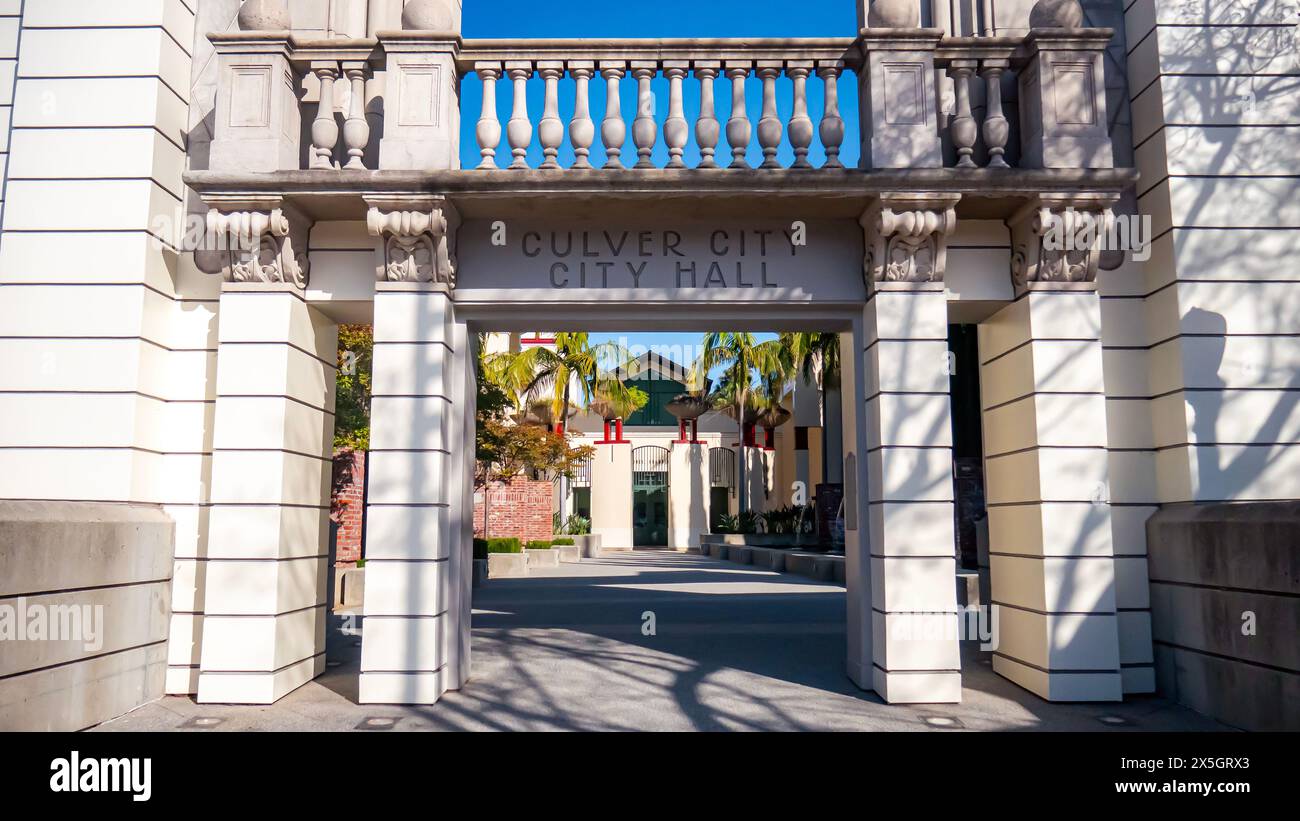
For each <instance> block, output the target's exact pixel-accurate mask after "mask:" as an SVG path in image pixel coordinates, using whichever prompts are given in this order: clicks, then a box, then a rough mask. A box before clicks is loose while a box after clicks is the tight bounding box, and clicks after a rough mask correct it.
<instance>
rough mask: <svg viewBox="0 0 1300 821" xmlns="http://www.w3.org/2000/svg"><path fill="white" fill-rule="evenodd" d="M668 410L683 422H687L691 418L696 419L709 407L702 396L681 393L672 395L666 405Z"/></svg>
mask: <svg viewBox="0 0 1300 821" xmlns="http://www.w3.org/2000/svg"><path fill="white" fill-rule="evenodd" d="M665 407H666V408H667V409H668V412H669V413H671V414H672V415H673V416H675V417H677V418H678V419H680V420H681V421H683V422H689V421H690V420H692V419H698V418H700V417H701V416H703V415H704V414H705V412H707V411H708V409H709V402H708V400H707V399H705V398H704V397H702V396H696V395H695V394H693V393H683V394H679V395H677V396H674V397H673V399H672V401H671V402H669V403H668V404H667V405H666V406H665Z"/></svg>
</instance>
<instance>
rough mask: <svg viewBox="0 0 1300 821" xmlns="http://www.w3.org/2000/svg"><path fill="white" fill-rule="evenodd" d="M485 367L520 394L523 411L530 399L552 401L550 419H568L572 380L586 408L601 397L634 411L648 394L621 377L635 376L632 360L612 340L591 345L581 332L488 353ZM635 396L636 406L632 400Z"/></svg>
mask: <svg viewBox="0 0 1300 821" xmlns="http://www.w3.org/2000/svg"><path fill="white" fill-rule="evenodd" d="M483 368H484V371H485V372H486V374H487V376H488V378H489V379H490V380H491V381H492V382H493V383H494V384H497V385H499V386H502V387H504V388H506V389H508V390H510V391H513V392H514V393H515V395H516V396H518V397H519V399H520V402H521V404H522V406H523V407H521V410H527V406H528V404H530V403H532V402H542V401H544V402H550V405H551V418H552V419H554V420H556V421H557V422H563V421H566V420H567V419H568V415H569V410H570V408H571V407H572V405H573V403H572V397H571V393H572V391H573V388H574V386H575V385H576V386H577V388H578V390H579V391H580V392H581V399H582V406H583V407H584V408H585V407H588V406H589V405H590V404H591V402H592V400H593V399H596V398H597V397H600V398H603V399H606V400H609V401H612V402H613V403H615V404H616V405H618V406H633V407H632V410H633V411H635V410H636V409H637V408H639V407H641V406H643V405H644V404H645V402H646V401H647V399H648V397H645V392H644V391H636V394H639V395H640V397H638V396H636V395H635V394H633V393H632V391H633V390H635V389H631V388H628V387H627V386H626V385H625V384H624V383H623V381H622V379H623V377H630V376H635V375H636V373H635V372H636V359H635V358H634V357H632V356H631V354H629V353H628V352H627V351H626V350H625V349H624V348H623V347H622V346H620V345H618V344H617V343H614V342H603V343H600V344H599V345H592V344H591V341H590V335H589V334H585V333H560V334H556V335H555V350H551V349H550V348H547V347H542V346H540V345H539V346H535V347H529V348H527V349H525V350H523V351H520V352H518V353H499V354H494V355H491V356H487V357H485V358H484V360H483ZM638 398H640V400H641V404H640V405H636V404H635V400H636V399H638Z"/></svg>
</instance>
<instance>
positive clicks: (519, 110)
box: [506, 63, 533, 169]
mask: <svg viewBox="0 0 1300 821" xmlns="http://www.w3.org/2000/svg"><path fill="white" fill-rule="evenodd" d="M506 72H507V73H508V74H509V75H510V79H511V80H512V81H513V82H514V107H513V108H512V109H511V112H510V120H509V121H508V122H507V123H506V138H507V139H509V140H510V153H511V154H513V155H514V161H513V162H511V163H510V167H511V168H515V169H519V168H527V167H528V145H529V144H530V143H531V142H532V141H533V124H532V122H531V121H530V120H529V119H528V78H529V77H531V76H533V64H532V63H506Z"/></svg>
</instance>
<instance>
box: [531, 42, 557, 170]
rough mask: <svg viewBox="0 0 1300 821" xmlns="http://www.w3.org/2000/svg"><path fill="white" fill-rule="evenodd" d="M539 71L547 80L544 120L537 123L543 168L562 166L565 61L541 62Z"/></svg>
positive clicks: (538, 67) (543, 108)
mask: <svg viewBox="0 0 1300 821" xmlns="http://www.w3.org/2000/svg"><path fill="white" fill-rule="evenodd" d="M537 71H538V73H539V74H541V76H542V79H543V80H544V81H545V82H546V96H545V103H544V104H543V107H542V120H541V122H540V123H538V124H537V137H538V139H539V140H541V143H542V164H541V167H542V168H546V169H556V168H559V167H560V160H559V157H560V143H562V142H564V123H563V122H561V121H560V77H561V76H562V75H563V74H564V63H559V62H540V63H538V64H537Z"/></svg>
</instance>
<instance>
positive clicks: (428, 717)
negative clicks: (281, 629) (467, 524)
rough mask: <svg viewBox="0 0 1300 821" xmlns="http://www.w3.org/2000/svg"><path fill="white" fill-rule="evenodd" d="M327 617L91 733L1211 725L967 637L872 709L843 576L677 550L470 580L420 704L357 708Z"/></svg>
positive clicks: (339, 641)
mask: <svg viewBox="0 0 1300 821" xmlns="http://www.w3.org/2000/svg"><path fill="white" fill-rule="evenodd" d="M647 612H651V613H653V614H654V617H655V632H656V634H655V635H653V636H647V635H643V633H642V627H643V615H644V614H646V613H647ZM332 621H333V622H334V623H333V624H332V626H333V627H335V628H336V629H334V630H332V631H331V635H330V642H329V649H328V657H329V665H330V666H329V668H328V669H327V671H326V673H325V675H323V676H322V677H321V678H319V679H317V680H316V681H314V682H312V683H311V684H308V685H307V686H305V687H302V688H300V689H298V690H296V691H295V692H293V693H291V694H290V695H288V696H286V697H285V698H284V699H281V700H280V701H279V702H278V703H277V704H275V705H273V706H270V707H241V706H217V705H200V704H195V703H194V702H193V701H192V700H191V699H188V698H177V697H169V698H165V699H162V700H160V701H156V702H153V703H152V704H148V705H145V706H144V707H142V708H140V709H138V710H136V711H135V712H133V713H130V714H129V715H126V716H123V717H122V718H119V719H116V720H114V721H111V722H109V723H107V724H105V725H102V726H101V727H100V728H98V729H100V730H167V729H177V728H184V729H191V728H195V729H205V728H206V729H211V730H252V729H257V730H350V729H383V730H388V729H396V730H935V731H938V730H940V728H941V726H942V727H943V728H944V730H945V731H946V730H948V729H954V728H957V727H965V728H966V729H970V730H1003V729H1010V730H1030V729H1050V730H1085V731H1098V730H1100V731H1125V730H1129V729H1137V730H1214V729H1224V728H1223V727H1222V726H1221V725H1218V724H1216V723H1214V722H1212V721H1210V720H1209V719H1206V718H1203V717H1201V716H1199V715H1197V714H1195V713H1192V712H1190V711H1188V710H1186V709H1183V708H1181V707H1178V706H1176V705H1173V704H1171V703H1169V702H1167V701H1165V700H1163V699H1157V698H1153V697H1144V698H1134V699H1131V700H1129V701H1127V702H1125V703H1123V704H1110V705H1107V704H1048V703H1047V702H1044V701H1042V700H1040V699H1038V698H1037V697H1035V696H1033V695H1031V694H1030V693H1028V692H1026V691H1024V690H1021V689H1020V688H1018V687H1016V686H1015V685H1013V684H1011V683H1010V682H1008V681H1006V680H1004V679H1002V678H1001V677H999V676H997V675H994V674H993V672H992V670H991V668H990V666H989V658H988V654H982V653H980V652H978V649H977V648H975V647H974V646H970V647H967V648H965V649H964V653H963V676H962V678H963V684H964V690H963V694H962V703H961V704H944V705H912V706H890V705H887V704H883V703H882V702H881V701H880V700H879V699H878V698H876V696H875V695H874V694H871V693H863V692H861V691H859V690H858V689H856V688H855V687H854V686H853V685H852V683H850V682H849V680H848V679H847V678H846V677H845V675H844V646H845V639H844V588H843V587H841V586H838V585H831V584H825V583H821V582H814V581H810V580H808V579H804V578H802V577H798V576H790V575H785V574H778V573H770V572H764V571H760V570H757V569H754V568H752V567H746V566H741V565H735V564H731V563H728V562H721V561H717V560H715V559H710V558H705V557H700V556H694V555H682V554H676V553H659V552H650V553H645V552H638V553H635V554H634V553H630V552H629V553H616V554H612V555H611V556H609V557H608V558H604V559H600V560H595V561H591V560H588V561H584V562H583V563H582V564H581V565H565V566H563V567H561V568H560V569H558V570H548V571H542V572H535V573H534V575H532V576H530V577H528V578H525V579H502V580H495V581H492V582H490V583H489V584H488V585H487V586H486V587H484V588H482V589H481V590H477V591H475V600H474V636H473V653H474V656H473V664H474V678H473V680H472V681H471V682H470V683H469V685H468V686H467V687H466V688H465V689H464V690H462V691H460V692H455V693H448V694H447V695H446V696H444V698H443V699H442V700H441V701H440V702H439V703H438V704H436V705H434V706H432V707H383V706H375V705H358V704H357V703H356V694H357V668H358V663H359V659H360V653H361V650H360V638H359V636H355V635H347V634H346V633H345V632H344V630H343V629H342V628H343V626H344V622H343V621H342V620H340V619H334V620H332ZM935 718H938V719H939V721H938V722H934V721H933V720H934V719H935ZM213 719H215V720H217V721H216V723H211V720H213ZM927 719H930V720H931V721H930V722H927ZM954 719H955V722H954V721H953V720H954ZM1116 719H1119V720H1120V721H1122V722H1123V723H1118V722H1117V723H1108V722H1115V720H1116Z"/></svg>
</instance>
